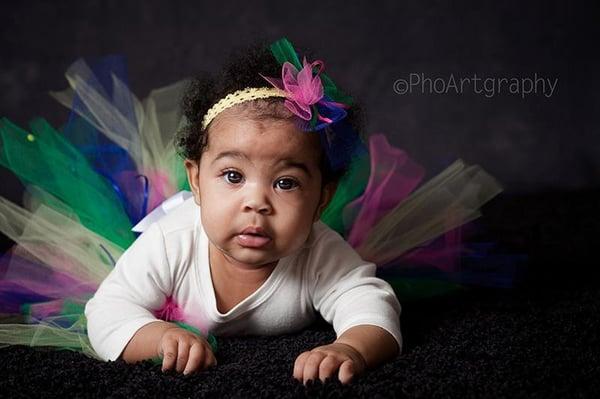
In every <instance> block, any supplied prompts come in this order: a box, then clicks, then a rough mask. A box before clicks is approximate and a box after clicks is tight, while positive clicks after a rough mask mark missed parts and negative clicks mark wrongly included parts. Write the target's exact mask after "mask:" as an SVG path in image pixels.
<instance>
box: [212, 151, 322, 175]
mask: <svg viewBox="0 0 600 399" xmlns="http://www.w3.org/2000/svg"><path fill="white" fill-rule="evenodd" d="M227 157H231V158H241V159H245V160H247V161H248V160H250V159H249V158H248V156H247V155H246V154H244V153H243V152H240V151H223V152H220V153H219V154H218V155H217V156H216V157H215V159H213V161H212V162H211V164H214V163H215V162H217V161H218V160H219V159H221V158H227ZM277 164H278V165H279V164H283V165H284V166H286V167H292V168H297V169H300V170H302V171H304V172H305V173H306V174H307V175H308V176H309V177H312V173H310V169H309V168H308V166H306V164H305V163H304V162H298V161H296V160H293V159H290V158H284V159H280V160H279V162H277Z"/></svg>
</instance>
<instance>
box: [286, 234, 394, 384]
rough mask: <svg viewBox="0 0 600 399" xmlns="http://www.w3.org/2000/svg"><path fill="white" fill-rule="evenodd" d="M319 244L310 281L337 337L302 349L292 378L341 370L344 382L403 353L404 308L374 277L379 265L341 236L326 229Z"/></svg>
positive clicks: (317, 305)
mask: <svg viewBox="0 0 600 399" xmlns="http://www.w3.org/2000/svg"><path fill="white" fill-rule="evenodd" d="M317 242H318V244H317V245H315V247H314V248H313V251H312V253H311V256H310V257H309V258H310V261H309V265H308V266H309V267H308V269H307V270H308V271H309V273H308V275H307V283H308V284H309V287H311V290H310V295H311V298H312V300H313V305H314V307H315V309H316V310H317V311H319V312H320V313H321V315H322V316H323V318H324V319H325V320H326V321H328V322H329V323H331V324H333V327H334V329H335V331H336V332H337V333H338V338H337V339H336V340H335V341H334V342H333V343H331V344H329V345H324V346H320V347H317V348H314V349H312V350H311V351H307V352H304V353H302V354H301V355H300V356H299V357H298V358H297V360H296V364H295V366H294V377H295V378H297V379H301V380H303V381H304V382H306V381H307V380H309V379H315V378H319V379H321V380H325V378H327V377H330V376H332V375H333V374H334V373H335V372H336V371H337V370H338V369H339V378H340V381H342V383H346V382H348V381H350V379H351V378H352V377H353V376H355V375H358V374H360V373H362V372H363V371H364V370H365V369H366V368H373V367H377V366H378V365H380V364H381V363H383V362H386V361H389V360H391V359H392V358H394V357H395V356H397V355H398V354H399V353H401V351H402V335H401V332H400V311H401V306H400V303H399V302H398V299H397V298H396V296H395V294H394V291H393V289H392V287H391V286H390V285H389V284H388V283H387V282H386V281H384V280H382V279H379V278H377V277H375V273H376V266H375V264H373V263H369V262H365V261H364V260H362V259H361V258H360V256H359V255H358V254H357V253H356V252H355V251H354V250H353V249H352V248H351V247H350V246H349V244H348V243H347V242H345V241H344V240H343V239H342V238H341V237H340V236H339V235H338V234H336V233H334V232H333V231H331V230H329V231H326V232H325V234H323V235H322V236H320V237H319V240H318V241H317Z"/></svg>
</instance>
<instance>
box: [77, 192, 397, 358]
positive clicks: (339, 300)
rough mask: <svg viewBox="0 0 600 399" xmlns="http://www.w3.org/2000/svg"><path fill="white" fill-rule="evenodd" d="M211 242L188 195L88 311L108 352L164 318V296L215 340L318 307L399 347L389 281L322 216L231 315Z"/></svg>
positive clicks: (124, 260) (128, 256) (300, 318)
mask: <svg viewBox="0 0 600 399" xmlns="http://www.w3.org/2000/svg"><path fill="white" fill-rule="evenodd" d="M208 243H209V242H208V238H207V236H206V233H205V232H204V229H203V227H202V222H201V218H200V209H199V207H198V206H197V205H196V204H195V203H194V201H193V199H189V200H187V201H185V202H184V203H183V204H182V205H180V206H179V207H177V208H176V209H174V210H173V211H172V212H171V213H169V214H167V215H166V216H165V217H164V218H162V219H160V220H159V221H158V222H156V223H154V224H152V225H151V226H150V227H149V228H148V230H146V231H145V232H144V233H143V234H142V235H141V236H140V237H139V238H138V239H137V240H136V241H135V243H134V244H133V245H132V246H131V247H130V248H129V249H127V250H126V251H125V253H124V254H123V255H122V256H121V258H120V259H119V261H118V262H117V265H116V267H115V269H114V270H113V271H112V272H111V273H110V274H109V275H108V277H107V278H106V279H105V280H104V281H103V282H102V284H101V285H100V287H99V289H98V291H97V292H96V293H95V295H94V297H93V298H92V299H90V300H89V301H88V303H87V305H86V308H85V315H86V317H87V322H88V336H89V338H90V342H91V344H92V347H93V348H94V349H95V350H96V352H97V353H98V355H99V356H100V357H101V358H103V359H105V360H115V359H117V358H118V357H119V356H120V354H121V353H122V351H123V349H124V348H125V347H126V345H127V343H128V342H129V341H130V340H131V338H132V337H133V335H134V334H135V333H136V331H137V330H139V329H140V328H141V327H143V326H144V325H146V324H148V323H150V322H152V321H156V320H157V318H156V317H154V314H153V310H157V309H160V308H162V307H163V306H164V305H165V302H166V300H167V298H169V300H170V301H171V303H173V304H174V305H175V307H176V308H177V310H178V317H179V319H178V320H182V321H185V322H186V323H188V324H190V325H192V326H194V327H196V328H198V329H199V330H200V331H201V332H203V333H207V332H210V333H211V334H214V335H216V336H217V338H218V337H219V336H240V335H278V334H286V333H291V332H294V331H299V330H301V329H303V328H306V327H307V326H309V325H310V324H311V323H312V322H314V320H315V317H316V312H320V313H321V314H322V316H323V318H324V319H325V320H327V321H328V322H329V323H332V324H333V327H334V329H335V331H336V333H337V334H338V336H339V335H341V334H342V333H343V332H344V331H345V330H347V329H348V328H350V327H353V326H355V325H359V324H370V325H376V326H379V327H381V328H383V329H385V330H386V331H388V332H389V333H390V334H391V335H392V336H394V338H395V339H396V340H397V341H398V345H399V346H400V348H402V336H401V332H400V321H399V317H400V304H399V303H398V300H397V299H396V297H395V295H394V292H393V290H392V288H391V287H390V285H389V284H388V283H387V282H385V281H384V280H381V279H379V278H376V277H375V265H374V264H372V263H368V262H365V261H363V260H362V259H361V258H360V257H359V256H358V254H357V253H356V252H355V251H354V250H353V249H352V248H351V247H350V246H349V245H348V244H347V243H346V242H345V241H344V240H343V239H342V238H341V237H340V236H339V234H337V233H336V232H335V231H333V230H331V229H330V228H329V227H327V226H326V225H325V224H324V223H322V222H317V223H315V224H314V225H313V228H312V231H311V234H310V236H309V239H308V240H307V242H306V243H305V244H304V245H303V246H302V248H300V249H299V250H298V251H296V252H295V253H293V254H291V255H289V256H286V257H284V258H282V259H280V260H279V262H278V264H277V266H276V267H275V269H274V270H273V272H272V273H271V275H270V276H269V278H268V279H267V280H266V281H265V282H264V283H263V284H262V286H260V287H259V288H258V289H257V290H256V291H255V292H253V293H252V294H250V295H249V296H248V297H246V298H245V299H243V300H242V301H241V302H240V303H238V304H237V305H236V306H234V307H233V308H232V309H230V310H229V311H228V312H227V313H221V312H219V310H218V309H217V301H216V295H215V292H214V286H213V282H212V276H211V271H210V266H209V257H208Z"/></svg>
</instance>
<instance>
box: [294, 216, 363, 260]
mask: <svg viewBox="0 0 600 399" xmlns="http://www.w3.org/2000/svg"><path fill="white" fill-rule="evenodd" d="M304 250H305V251H306V253H307V254H308V260H309V261H310V262H309V263H311V264H318V265H320V267H322V266H323V265H326V264H331V263H338V262H344V263H346V262H350V263H360V262H362V259H361V258H360V256H359V255H358V253H357V252H356V251H355V250H354V248H352V246H351V245H350V244H349V243H348V242H347V241H346V240H345V239H344V238H343V237H342V236H341V235H340V234H339V233H338V232H337V231H335V230H333V229H332V228H330V227H329V226H327V225H326V224H325V223H323V222H322V221H320V220H319V221H317V222H315V223H314V224H313V227H312V230H311V232H310V234H309V236H308V239H307V240H306V243H305V244H304Z"/></svg>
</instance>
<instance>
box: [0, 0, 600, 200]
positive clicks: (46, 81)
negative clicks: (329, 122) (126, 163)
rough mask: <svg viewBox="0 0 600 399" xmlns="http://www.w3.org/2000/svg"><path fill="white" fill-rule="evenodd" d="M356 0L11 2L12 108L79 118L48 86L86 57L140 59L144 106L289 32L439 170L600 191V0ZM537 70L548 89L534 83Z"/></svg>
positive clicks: (527, 188) (134, 72)
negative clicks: (593, 0)
mask: <svg viewBox="0 0 600 399" xmlns="http://www.w3.org/2000/svg"><path fill="white" fill-rule="evenodd" d="M223 3H225V4H223ZM349 3H350V2H329V1H321V2H285V1H266V2H252V4H247V3H241V2H240V3H238V2H232V3H227V2H214V1H212V2H199V1H196V2H191V1H190V2H180V1H169V2H166V1H164V2H159V1H83V0H80V1H77V2H28V3H26V2H23V3H22V4H17V2H12V3H11V4H9V5H3V8H2V18H1V20H2V24H1V29H2V50H3V52H2V58H1V60H0V114H1V115H2V116H5V117H8V118H9V119H11V120H12V121H14V122H17V123H19V124H21V125H24V124H25V123H26V122H27V121H28V120H29V119H30V118H33V117H36V116H42V117H44V118H46V119H48V120H49V121H50V122H51V123H52V124H53V125H55V126H60V125H61V124H62V123H64V121H65V118H66V115H67V113H66V109H64V108H63V107H62V106H61V105H59V104H58V103H56V102H55V101H54V100H53V99H52V98H51V97H50V96H48V94H47V92H48V91H49V90H60V89H63V88H65V87H66V85H67V83H66V80H65V79H64V76H63V73H64V71H65V70H66V69H67V67H68V66H69V65H70V64H71V63H72V62H73V61H75V60H76V59H77V58H78V57H82V56H84V57H85V56H102V55H107V54H123V55H125V56H127V59H128V65H129V76H130V84H131V87H132V88H133V90H134V92H135V93H136V94H137V95H138V96H139V97H144V96H145V95H146V94H147V93H148V92H149V90H150V89H152V88H154V87H159V86H162V85H166V84H169V83H171V82H174V81H176V80H179V79H181V78H183V77H187V76H190V75H193V74H194V73H195V72H196V71H198V70H208V71H215V70H217V68H218V67H219V65H220V63H221V62H222V60H223V59H224V58H225V57H226V55H227V53H228V50H229V49H230V47H231V46H232V45H236V44H246V43H250V42H251V41H252V40H254V39H255V38H257V37H264V38H267V39H269V40H274V39H277V38H279V37H281V36H287V37H288V38H289V39H290V40H291V41H292V42H293V43H297V44H301V45H303V46H305V47H310V48H312V49H313V50H314V52H315V53H316V54H317V55H318V56H319V58H321V59H323V60H324V61H325V63H326V68H327V71H328V73H329V74H330V76H332V77H333V78H334V80H335V81H336V82H338V83H339V84H340V85H341V86H342V87H345V88H347V89H348V91H350V92H351V93H352V94H353V95H354V96H355V97H357V98H358V99H359V100H362V102H363V103H364V104H365V106H366V109H367V116H368V123H367V127H368V128H367V133H375V132H384V133H386V134H387V135H388V136H389V137H390V140H391V142H393V143H394V144H396V145H398V146H401V147H403V148H405V149H406V150H407V151H408V152H409V153H410V154H411V155H412V156H413V157H414V158H415V159H417V160H418V161H420V162H421V163H422V164H423V165H424V166H425V167H426V168H427V169H428V173H429V175H432V174H435V173H437V172H439V171H440V170H441V169H442V168H443V167H445V166H446V165H448V164H449V163H450V162H451V161H452V160H454V159H456V158H462V159H464V160H465V161H467V162H469V163H477V164H480V165H481V166H483V167H484V168H485V169H486V170H488V171H489V172H490V173H491V174H493V175H494V176H496V177H497V178H498V179H499V180H500V181H501V182H502V183H503V184H504V186H505V188H506V192H507V193H524V192H532V191H542V190H549V189H578V188H589V187H596V186H598V184H599V183H600V140H599V138H598V137H599V133H600V132H599V129H598V126H599V118H598V111H599V110H600V109H599V108H598V97H599V95H598V89H599V85H598V79H597V76H596V75H595V74H596V73H597V71H598V68H597V66H598V50H597V40H598V38H599V37H600V36H599V35H598V30H599V29H598V13H597V12H596V10H594V9H592V7H591V6H590V5H588V4H584V3H581V4H575V3H568V2H559V3H553V2H547V1H544V2H529V3H527V4H525V3H519V2H515V3H513V4H506V3H504V4H502V5H499V4H494V3H493V2H490V4H482V2H480V1H477V2H472V3H471V4H467V3H464V4H461V5H457V4H456V3H454V2H441V1H439V2H429V3H427V4H425V2H419V1H410V2H406V1H404V2H400V1H383V2H375V1H369V2H361V3H358V2H356V3H352V4H349ZM417 77H418V78H429V79H431V82H432V87H431V88H430V87H429V85H428V83H426V84H425V86H422V85H419V84H416V85H412V86H404V88H405V89H407V90H408V87H410V90H409V92H407V93H404V94H400V93H399V92H396V91H399V90H402V89H403V86H402V84H403V83H402V82H401V81H399V79H406V80H407V81H408V80H410V79H411V78H412V79H413V83H415V79H416V78H417ZM475 77H477V78H479V79H481V80H480V81H479V82H476V81H475V79H474V78H475ZM536 77H537V78H538V83H537V86H536V85H535V82H533V83H532V82H529V81H528V79H535V78H536ZM452 78H454V81H455V83H456V84H457V85H458V87H457V86H454V87H453V86H451V79H452ZM501 78H504V79H507V80H505V81H504V82H503V83H504V86H502V83H501V82H500V81H499V79H501ZM435 79H437V81H436V80H435ZM540 79H545V81H544V82H545V85H546V87H545V88H543V87H542V84H541V80H540ZM461 80H463V81H466V83H463V89H462V92H457V91H460V90H457V89H460V83H461ZM434 82H435V83H434ZM515 82H516V83H515ZM549 82H550V83H555V84H556V86H555V87H554V89H553V91H551V89H550V85H549V84H550V83H549ZM417 83H418V82H417ZM508 83H511V84H512V85H513V86H509V85H508ZM517 84H518V85H519V86H516V85H517ZM532 84H533V86H531V85H532ZM476 85H478V86H476ZM493 85H495V86H493ZM527 85H530V86H527ZM395 89H396V91H395ZM477 90H479V93H477V92H476V91H477ZM0 179H1V182H2V187H0V190H1V191H0V195H4V196H6V197H8V198H10V199H13V200H15V201H18V200H19V199H20V195H21V190H22V188H21V186H20V184H19V183H18V181H17V180H16V179H15V178H14V177H13V176H12V175H11V174H10V173H8V172H7V171H6V170H3V169H2V170H1V171H0Z"/></svg>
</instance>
